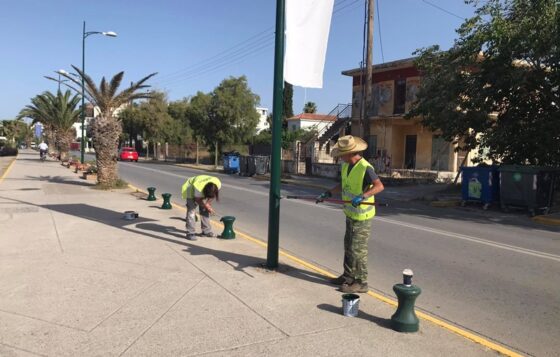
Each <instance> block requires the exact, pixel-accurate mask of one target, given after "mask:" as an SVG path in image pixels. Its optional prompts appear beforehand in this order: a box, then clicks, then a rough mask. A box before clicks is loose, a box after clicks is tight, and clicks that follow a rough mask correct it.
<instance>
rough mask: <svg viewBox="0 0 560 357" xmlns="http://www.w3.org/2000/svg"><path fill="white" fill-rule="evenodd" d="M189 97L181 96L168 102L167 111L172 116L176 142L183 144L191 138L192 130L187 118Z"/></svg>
mask: <svg viewBox="0 0 560 357" xmlns="http://www.w3.org/2000/svg"><path fill="white" fill-rule="evenodd" d="M188 108H189V98H183V99H180V100H176V101H173V102H170V103H169V106H168V107H167V112H168V113H169V115H170V116H171V118H173V127H174V128H175V131H174V133H175V135H176V138H177V139H178V140H177V142H176V143H177V144H183V143H185V142H187V141H188V140H191V139H192V130H191V128H190V122H189V118H188V115H187V114H188Z"/></svg>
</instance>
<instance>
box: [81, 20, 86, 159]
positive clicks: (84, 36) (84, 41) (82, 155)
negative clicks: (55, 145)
mask: <svg viewBox="0 0 560 357" xmlns="http://www.w3.org/2000/svg"><path fill="white" fill-rule="evenodd" d="M85 71H86V22H85V21H84V28H83V31H82V75H81V76H80V77H81V78H82V130H81V131H82V138H81V139H82V140H81V141H82V145H81V153H80V162H81V163H82V164H84V163H85V147H84V146H85V138H84V131H85V130H84V126H85V125H86V124H85V121H86V107H85V102H86V100H85V95H84V74H85V73H86V72H85Z"/></svg>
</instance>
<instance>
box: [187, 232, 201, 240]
mask: <svg viewBox="0 0 560 357" xmlns="http://www.w3.org/2000/svg"><path fill="white" fill-rule="evenodd" d="M186 238H187V240H192V241H195V240H198V238H197V237H196V234H191V233H187V237H186Z"/></svg>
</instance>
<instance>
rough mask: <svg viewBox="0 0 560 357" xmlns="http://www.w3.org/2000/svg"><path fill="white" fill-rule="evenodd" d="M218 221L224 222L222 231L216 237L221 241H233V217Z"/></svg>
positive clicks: (225, 217)
mask: <svg viewBox="0 0 560 357" xmlns="http://www.w3.org/2000/svg"><path fill="white" fill-rule="evenodd" d="M220 221H221V222H224V231H223V232H222V234H220V235H219V236H218V237H219V238H222V239H235V232H234V230H233V222H234V221H235V217H233V216H224V217H222V218H221V219H220Z"/></svg>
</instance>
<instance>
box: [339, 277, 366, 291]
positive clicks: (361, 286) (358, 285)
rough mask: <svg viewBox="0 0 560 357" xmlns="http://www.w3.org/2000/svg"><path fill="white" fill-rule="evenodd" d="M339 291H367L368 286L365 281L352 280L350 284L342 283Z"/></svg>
mask: <svg viewBox="0 0 560 357" xmlns="http://www.w3.org/2000/svg"><path fill="white" fill-rule="evenodd" d="M340 291H342V292H343V293H367V292H368V291H369V287H368V284H367V283H362V282H361V281H359V280H354V282H353V283H352V284H342V287H341V288H340Z"/></svg>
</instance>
